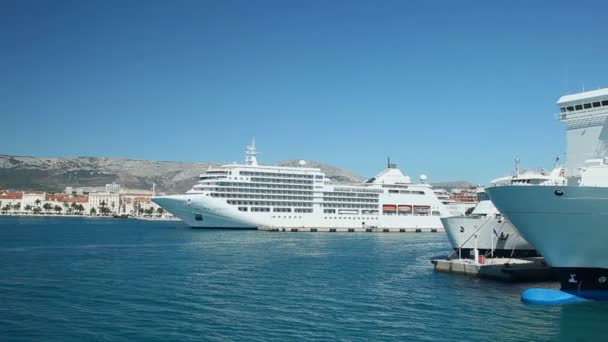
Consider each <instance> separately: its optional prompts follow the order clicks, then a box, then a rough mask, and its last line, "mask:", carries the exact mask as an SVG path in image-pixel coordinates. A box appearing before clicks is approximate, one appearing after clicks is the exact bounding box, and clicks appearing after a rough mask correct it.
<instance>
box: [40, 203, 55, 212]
mask: <svg viewBox="0 0 608 342" xmlns="http://www.w3.org/2000/svg"><path fill="white" fill-rule="evenodd" d="M42 207H43V208H44V211H49V210H51V209H53V206H52V205H51V203H44V205H43V206H42Z"/></svg>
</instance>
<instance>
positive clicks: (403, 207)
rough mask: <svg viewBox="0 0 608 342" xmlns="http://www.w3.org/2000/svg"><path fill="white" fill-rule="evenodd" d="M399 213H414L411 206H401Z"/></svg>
mask: <svg viewBox="0 0 608 342" xmlns="http://www.w3.org/2000/svg"><path fill="white" fill-rule="evenodd" d="M399 211H412V206H411V205H400V206H399Z"/></svg>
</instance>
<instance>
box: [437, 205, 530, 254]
mask: <svg viewBox="0 0 608 342" xmlns="http://www.w3.org/2000/svg"><path fill="white" fill-rule="evenodd" d="M441 222H443V226H444V228H445V231H446V235H447V236H448V240H449V241H450V244H451V245H452V248H453V249H454V250H455V251H456V252H458V250H460V253H461V255H462V254H464V255H463V256H464V257H468V256H469V255H470V254H471V251H472V250H473V249H475V248H477V249H478V250H479V251H480V254H482V255H486V256H498V257H511V256H512V257H530V256H537V255H538V253H537V252H536V250H535V248H534V247H533V246H532V245H531V244H530V243H529V242H528V241H526V240H525V239H524V238H523V237H522V236H521V235H520V234H519V233H518V232H517V231H516V230H515V228H514V227H513V225H511V224H510V223H509V222H508V221H507V220H505V219H504V218H497V217H496V215H489V216H454V217H446V218H442V219H441ZM475 235H477V238H475ZM463 251H464V253H463Z"/></svg>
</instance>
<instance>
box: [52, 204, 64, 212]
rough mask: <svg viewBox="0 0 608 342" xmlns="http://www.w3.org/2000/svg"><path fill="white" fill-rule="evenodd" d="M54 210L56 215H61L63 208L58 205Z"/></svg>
mask: <svg viewBox="0 0 608 342" xmlns="http://www.w3.org/2000/svg"><path fill="white" fill-rule="evenodd" d="M53 210H55V213H56V214H59V213H61V210H62V208H61V207H60V206H58V205H56V206H55V208H53Z"/></svg>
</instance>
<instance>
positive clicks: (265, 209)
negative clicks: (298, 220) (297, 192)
mask: <svg viewBox="0 0 608 342" xmlns="http://www.w3.org/2000/svg"><path fill="white" fill-rule="evenodd" d="M247 210H248V208H247V207H239V211H247ZM251 211H252V212H264V213H267V212H270V208H268V207H251ZM293 211H294V212H296V213H312V209H304V208H295V209H294V210H293ZM272 212H275V213H290V212H291V208H272Z"/></svg>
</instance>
